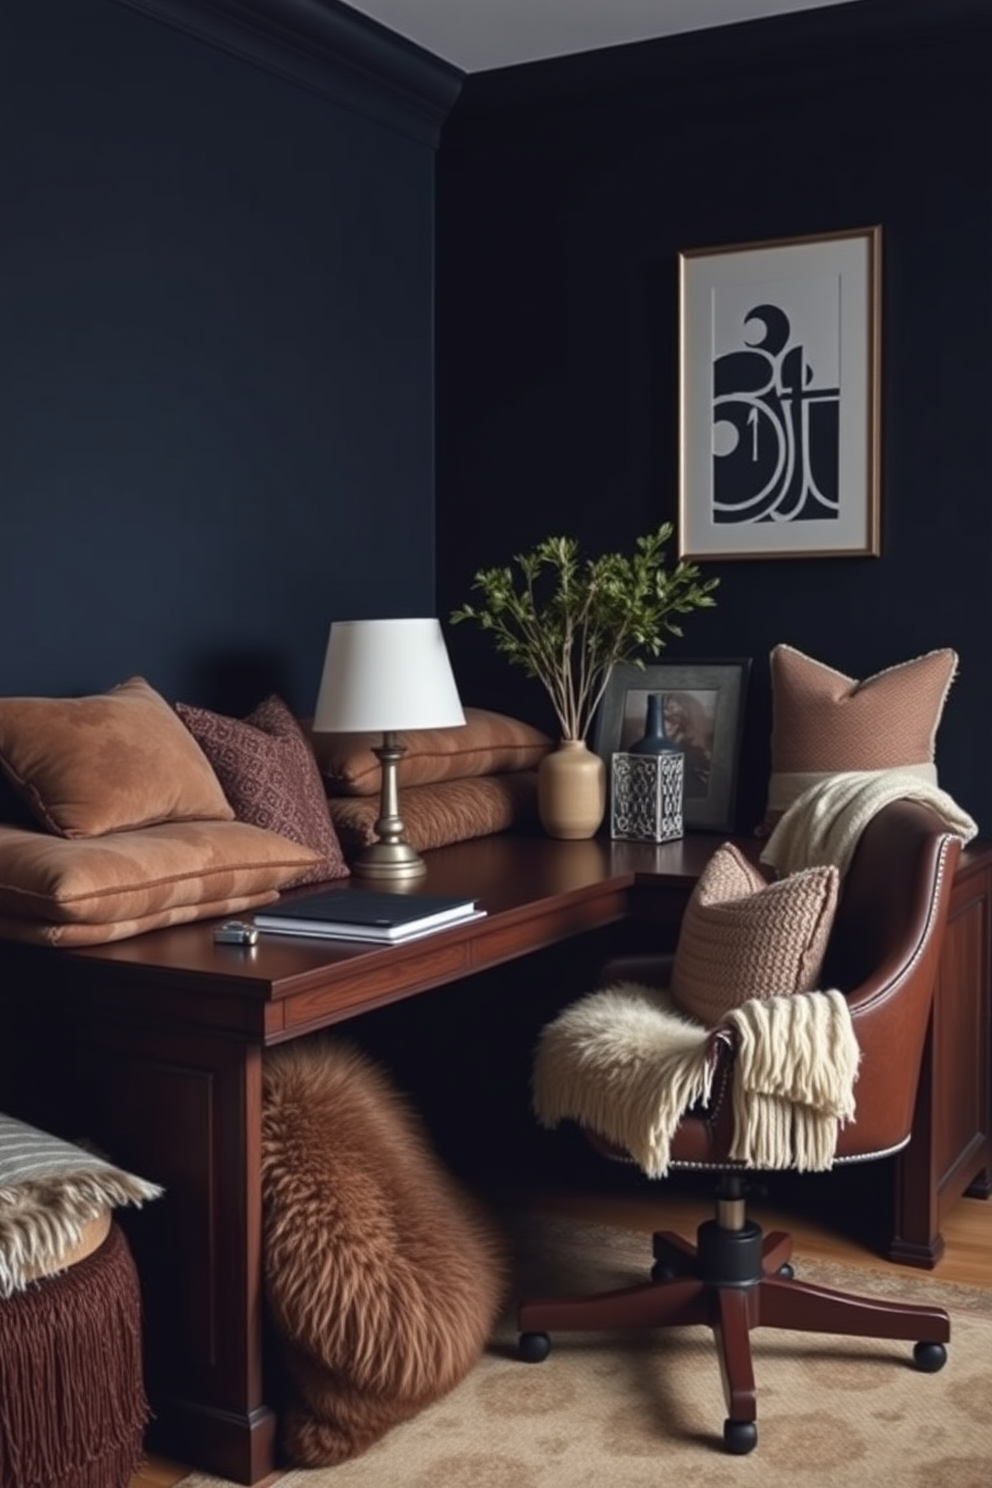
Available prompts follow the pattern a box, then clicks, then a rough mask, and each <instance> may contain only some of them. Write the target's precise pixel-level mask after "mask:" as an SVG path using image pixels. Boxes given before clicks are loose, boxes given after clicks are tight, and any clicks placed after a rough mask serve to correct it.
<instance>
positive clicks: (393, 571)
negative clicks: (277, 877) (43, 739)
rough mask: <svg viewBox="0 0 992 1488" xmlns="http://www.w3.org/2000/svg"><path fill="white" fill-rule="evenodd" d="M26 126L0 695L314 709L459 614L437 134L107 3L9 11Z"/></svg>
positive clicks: (95, 0)
mask: <svg viewBox="0 0 992 1488" xmlns="http://www.w3.org/2000/svg"><path fill="white" fill-rule="evenodd" d="M0 138H2V140H3V147H2V150H0V201H2V214H0V216H2V231H0V424H2V437H0V637H2V640H0V692H2V693H8V694H9V693H18V692H30V693H57V692H63V691H65V692H82V691H87V690H90V689H99V688H102V687H104V686H106V685H109V684H112V683H114V682H115V681H118V680H120V679H122V678H123V677H125V676H128V675H130V674H133V673H142V674H143V675H145V676H146V677H147V678H148V679H149V681H151V682H152V683H153V685H155V686H157V687H159V688H160V689H161V690H162V691H163V692H165V693H166V694H167V695H170V696H186V697H190V698H197V699H199V700H202V701H210V700H213V701H215V702H217V703H223V704H225V705H230V706H232V707H233V706H246V707H247V706H250V705H251V704H252V703H253V702H254V701H255V700H257V697H258V696H260V695H261V693H262V692H263V691H264V690H265V689H267V688H268V687H270V686H275V687H278V688H280V689H281V690H283V691H284V692H285V694H286V695H287V696H288V697H289V698H290V699H291V701H292V702H293V704H294V705H295V706H296V707H297V708H299V709H300V710H302V711H305V710H306V709H308V708H309V707H311V706H312V703H313V700H314V693H315V691H316V687H317V683H318V680H319V672H320V665H321V661H322V657H323V648H324V645H325V642H326V637H327V628H328V625H329V623H330V621H331V619H332V618H334V617H335V616H338V617H343V616H346V615H357V616H364V615H375V614H383V615H387V614H399V613H406V612H413V613H422V612H426V613H432V612H433V606H434V530H433V520H434V470H433V427H432V425H433V386H432V382H433V246H434V245H433V233H434V223H433V212H434V197H433V175H434V153H433V150H432V149H430V148H428V147H427V146H425V145H423V144H419V143H417V142H416V141H415V140H413V139H411V138H409V137H404V135H403V134H402V132H400V131H398V130H393V129H390V128H388V127H385V126H383V125H382V124H380V123H377V122H375V121H374V120H372V119H370V118H369V117H368V116H365V115H363V114H362V113H361V112H359V111H357V110H349V109H346V108H342V107H339V106H337V105H336V104H335V103H334V102H333V101H329V100H328V98H326V97H321V96H319V95H318V94H317V93H316V92H311V91H307V90H306V89H304V88H302V87H297V86H294V84H293V83H292V82H290V81H286V80H284V79H282V78H279V77H275V76H272V75H270V74H269V73H267V72H266V71H264V70H262V69H260V68H258V67H254V66H251V65H249V64H247V63H246V62H243V61H240V60H238V59H236V58H234V57H231V56H228V55H225V54H224V53H223V52H222V51H221V50H218V49H215V48H212V47H210V46H208V45H205V44H203V43H202V42H201V41H199V40H197V39H195V38H194V37H191V36H189V35H186V34H183V33H182V32H181V31H179V30H175V29H172V28H170V27H169V26H165V25H162V24H160V23H159V22H157V21H155V20H153V19H150V18H149V17H148V16H146V15H142V14H140V13H138V12H137V11H133V10H129V9H126V8H123V7H121V6H119V5H116V4H112V3H110V0H13V3H12V4H9V5H4V6H3V8H2V16H0Z"/></svg>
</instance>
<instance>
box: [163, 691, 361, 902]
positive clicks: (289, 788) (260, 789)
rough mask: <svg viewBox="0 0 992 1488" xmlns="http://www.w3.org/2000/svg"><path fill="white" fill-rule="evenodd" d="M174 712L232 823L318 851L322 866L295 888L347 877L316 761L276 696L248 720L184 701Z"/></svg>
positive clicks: (306, 874) (302, 877)
mask: <svg viewBox="0 0 992 1488" xmlns="http://www.w3.org/2000/svg"><path fill="white" fill-rule="evenodd" d="M176 712H177V713H178V714H179V717H180V718H181V719H182V721H183V723H184V724H185V725H186V727H187V728H188V729H189V731H190V733H191V734H192V735H193V737H194V739H195V740H196V741H197V743H198V744H199V745H200V748H201V749H202V750H203V752H204V754H205V755H206V756H207V758H208V759H209V761H210V763H211V764H212V765H213V768H214V771H215V773H216V775H217V778H218V780H219V781H220V783H221V785H222V786H223V788H224V794H225V795H226V797H227V799H228V801H229V802H230V803H231V806H232V807H233V808H234V814H235V816H236V818H237V820H238V821H243V822H248V823H250V825H251V826H254V827H265V828H267V829H268V830H269V831H270V832H278V833H279V834H280V835H281V836H283V837H288V838H290V840H291V841H293V842H301V843H303V844H304V846H306V847H312V848H314V849H315V850H316V851H317V852H319V853H320V855H321V862H320V863H319V864H318V865H317V866H316V867H314V868H309V869H307V870H306V872H304V873H302V874H301V875H300V876H299V877H298V878H296V879H294V880H293V882H294V883H296V884H303V883H318V882H321V881H323V880H324V879H329V878H345V877H346V876H347V875H348V872H349V869H348V865H347V864H346V863H345V860H344V855H343V853H342V851H341V844H340V842H339V840H338V835H337V832H336V831H335V829H334V823H333V822H332V821H331V818H330V815H329V813H328V809H327V797H326V795H325V794H324V786H323V782H322V781H321V778H320V771H319V770H318V769H317V762H316V760H315V759H314V757H313V753H312V751H311V749H310V745H309V744H308V742H307V739H306V736H305V734H304V733H303V730H302V729H301V728H300V725H299V723H298V722H297V720H296V718H295V717H294V715H293V713H292V712H291V711H290V709H289V708H288V707H287V705H286V704H285V703H284V702H283V700H282V698H280V697H277V696H276V695H275V694H273V695H272V696H271V697H268V698H266V699H265V701H264V702H263V703H259V705H258V707H257V708H256V709H255V710H254V712H253V713H251V714H249V716H248V717H247V718H246V719H240V718H227V717H225V716H224V715H223V714H221V713H212V712H211V711H210V710H209V709H207V708H195V707H192V706H191V705H190V704H189V703H177V704H176Z"/></svg>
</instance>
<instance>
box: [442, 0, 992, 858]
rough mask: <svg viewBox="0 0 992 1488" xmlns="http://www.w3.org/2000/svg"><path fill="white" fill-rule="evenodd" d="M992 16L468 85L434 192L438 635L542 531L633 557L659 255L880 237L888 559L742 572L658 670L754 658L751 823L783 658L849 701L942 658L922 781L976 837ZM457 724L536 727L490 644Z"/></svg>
mask: <svg viewBox="0 0 992 1488" xmlns="http://www.w3.org/2000/svg"><path fill="white" fill-rule="evenodd" d="M990 75H992V12H990V11H989V9H988V7H987V6H985V5H976V4H974V3H973V0H961V3H957V0H940V3H938V4H917V3H915V0H900V3H899V4H897V5H895V6H893V5H890V4H888V3H876V0H859V3H858V4H855V5H844V6H839V7H836V8H833V9H827V10H822V11H816V12H809V13H806V14H805V15H803V14H798V15H795V16H791V17H788V18H783V19H781V20H778V21H766V22H759V23H754V24H750V25H746V26H735V27H725V28H722V29H720V30H718V31H708V32H701V33H697V34H695V35H694V36H692V37H689V38H684V39H672V40H670V41H666V42H661V43H653V44H650V45H647V46H637V47H628V48H621V49H616V50H615V51H612V52H609V53H601V54H597V55H596V56H589V57H586V58H581V59H576V60H575V61H566V62H563V63H561V64H555V63H550V64H541V66H540V67H539V68H536V67H535V68H520V69H515V70H508V71H507V72H505V73H501V74H489V75H475V76H473V77H470V78H469V79H468V81H467V83H466V86H465V88H464V90H463V93H462V96H461V98H460V100H459V102H458V104H457V105H456V107H455V109H454V110H453V112H452V114H451V116H450V118H449V120H448V122H447V123H446V125H445V127H444V131H443V134H442V144H441V152H440V173H439V186H438V191H439V237H438V263H439V341H438V358H439V377H438V414H439V441H438V462H439V487H438V554H439V579H440V608H441V612H442V613H446V612H447V610H448V609H449V608H450V607H451V606H452V605H453V604H456V603H458V602H460V601H461V600H462V599H464V598H465V597H466V596H467V593H468V585H469V583H470V580H471V575H472V573H473V572H474V571H475V569H476V568H477V567H479V566H480V565H483V564H488V563H494V562H499V561H502V560H503V559H505V558H507V557H508V556H509V555H510V554H511V553H512V552H514V551H516V550H517V549H518V548H519V547H522V546H524V545H529V544H530V543H531V542H533V541H534V540H536V539H537V538H539V537H541V536H544V535H545V534H546V533H548V532H555V531H567V532H574V533H576V534H577V535H578V536H579V537H581V539H582V540H583V542H584V543H586V544H588V545H589V547H590V549H591V550H592V549H598V548H602V547H607V546H617V545H627V544H628V543H629V542H630V541H631V540H632V538H633V537H634V535H635V534H636V533H638V532H640V531H644V530H646V529H647V528H648V527H649V526H653V525H654V524H656V523H657V522H659V521H661V520H663V519H666V518H667V519H671V520H675V517H676V500H677V471H678V444H677V404H678V365H677V333H678V305H677V280H678V254H679V251H680V250H682V249H686V248H693V247H703V246H710V245H717V244H726V243H744V242H749V241H753V240H759V239H765V238H775V237H779V236H793V235H799V234H805V233H815V232H829V231H832V230H837V229H844V228H851V227H862V226H865V225H868V224H872V223H880V224H881V225H882V230H883V244H884V247H883V265H884V288H883V342H882V358H883V384H882V389H883V411H882V429H881V455H882V491H883V496H882V502H883V504H882V556H881V557H880V558H878V559H868V558H859V559H846V560H837V559H835V560H825V559H813V560H810V559H804V560H797V559H792V560H775V561H737V562H723V563H719V564H713V565H707V568H708V571H711V572H716V573H718V574H719V575H720V577H721V580H722V584H721V588H720V591H719V595H718V599H719V604H718V607H717V608H716V609H715V610H713V611H709V612H706V613H701V614H698V615H695V616H689V617H688V618H687V620H686V623H685V636H684V639H683V640H682V641H679V642H673V643H672V644H671V647H670V649H669V652H668V655H670V656H671V657H673V658H674V657H677V656H685V657H689V656H696V657H720V656H729V655H750V656H752V657H754V659H755V668H754V681H753V687H752V696H751V701H750V705H749V709H748V717H747V726H746V735H745V745H744V775H745V780H744V786H745V788H744V790H743V791H742V794H741V800H740V821H739V827H740V829H741V830H747V829H749V828H750V826H751V825H753V823H754V822H755V821H756V820H757V819H758V817H759V816H760V813H761V810H762V808H763V804H764V783H765V780H766V776H767V763H768V762H767V740H768V729H769V722H770V701H769V693H768V668H767V655H768V651H769V650H770V648H771V647H772V646H773V645H774V644H775V643H776V642H778V641H786V642H789V643H790V644H792V645H794V646H798V647H799V648H800V649H803V650H806V651H808V652H809V653H810V654H812V655H814V656H817V657H818V658H820V659H822V660H823V661H825V662H827V663H828V664H829V665H832V666H834V667H836V668H838V669H839V670H841V671H843V672H845V673H847V674H848V675H851V676H854V677H863V676H867V675H869V674H871V673H874V672H875V671H877V670H879V669H881V668H883V667H887V666H890V665H892V664H894V663H897V662H899V661H902V660H905V659H907V658H909V657H911V656H914V655H917V654H919V653H921V652H923V651H927V650H931V649H934V648H936V647H940V646H953V647H954V648H956V649H957V650H958V652H959V653H960V656H961V668H960V675H959V678H958V680H957V682H956V683H955V685H954V688H953V689H952V692H951V695H950V699H949V701H948V705H947V708H946V710H945V715H944V721H943V724H942V726H941V730H940V735H939V748H938V765H939V769H940V776H941V782H942V784H944V785H945V787H946V788H947V789H949V790H950V791H951V792H952V793H953V794H954V795H955V796H956V798H957V799H958V800H959V801H960V803H961V804H962V805H964V806H965V807H966V808H967V809H968V810H970V811H971V812H972V814H973V815H975V816H976V817H977V818H978V819H979V822H980V825H981V826H982V828H983V830H984V832H985V833H990V832H992V776H990V772H989V769H988V762H987V758H986V751H985V749H984V746H983V744H982V742H981V741H982V739H983V737H984V729H985V724H984V718H985V715H986V712H987V707H988V688H989V680H990V674H992V586H990V584H989V581H988V573H989V562H990V558H992V502H990V500H989V494H988V493H989V491H990V490H992V441H990V440H989V438H988V410H989V408H990V407H992V364H990V360H989V356H988V346H989V344H990V333H992V269H990V265H992V91H990V89H989V86H988V82H989V77H990ZM452 650H453V656H454V659H455V664H456V669H457V670H458V673H459V677H460V680H461V682H462V686H463V689H464V691H465V695H466V697H467V700H468V701H470V702H483V701H486V700H487V699H488V700H489V701H490V703H491V704H493V705H498V703H499V702H503V703H504V704H505V705H506V706H513V707H515V708H517V709H519V710H521V711H523V712H524V713H525V714H526V715H527V716H529V717H532V718H533V719H534V721H537V722H541V723H543V724H545V725H546V726H550V719H549V717H548V714H547V711H546V710H545V708H544V702H543V696H542V695H541V694H540V693H539V690H538V689H537V686H536V684H535V683H533V682H529V681H527V680H526V679H523V678H522V677H521V676H519V675H517V674H513V675H509V668H508V667H507V665H506V663H504V662H503V661H501V660H500V659H498V658H495V657H494V655H493V654H492V651H491V647H490V646H489V645H488V642H487V639H486V637H484V636H482V635H481V634H480V633H478V632H477V631H472V632H471V633H470V632H469V629H468V627H462V628H461V629H459V630H456V631H455V633H454V635H453V638H452Z"/></svg>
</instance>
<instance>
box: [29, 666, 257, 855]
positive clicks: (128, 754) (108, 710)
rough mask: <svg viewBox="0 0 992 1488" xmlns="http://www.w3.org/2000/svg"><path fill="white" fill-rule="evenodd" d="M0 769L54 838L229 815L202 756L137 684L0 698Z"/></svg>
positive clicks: (151, 693)
mask: <svg viewBox="0 0 992 1488" xmlns="http://www.w3.org/2000/svg"><path fill="white" fill-rule="evenodd" d="M0 771H3V773H4V774H5V775H6V777H7V780H8V781H9V782H10V784H11V785H12V786H13V788H14V789H15V790H16V791H17V793H18V795H19V796H20V797H21V799H22V800H23V801H24V803H25V805H26V806H27V807H28V808H29V809H30V811H31V814H32V816H33V817H34V818H35V819H36V820H37V821H40V822H41V824H42V826H43V827H44V828H45V829H46V830H47V831H49V832H55V833H57V834H58V836H60V837H102V836H103V835H104V834H105V833H107V832H125V831H129V830H131V829H137V828H140V827H150V826H153V825H154V824H155V823H156V822H166V821H230V820H231V818H232V816H233V814H234V813H233V812H232V810H231V808H230V806H229V805H228V803H227V801H226V800H225V799H224V792H223V791H222V790H221V788H220V784H219V782H218V780H217V777H216V775H215V774H214V772H213V770H212V769H211V768H210V762H209V760H208V759H207V758H206V756H205V755H204V753H203V750H202V749H200V748H199V747H198V745H197V743H196V741H195V740H194V739H191V738H190V735H189V733H188V732H187V730H186V729H184V728H182V727H181V725H180V724H179V722H178V720H177V719H176V716H175V714H174V713H173V711H172V709H171V708H170V707H169V704H168V703H167V702H166V701H165V698H163V697H160V696H159V694H158V693H157V692H156V691H155V689H154V688H153V687H150V686H149V685H148V683H147V682H146V681H145V680H144V678H143V677H131V678H129V680H128V681H127V682H122V683H121V684H120V685H119V686H118V687H113V688H111V689H110V691H109V692H105V693H100V694H98V695H96V696H93V697H81V698H45V697H8V698H0ZM7 819H8V820H14V819H15V818H13V817H9V816H8V817H7Z"/></svg>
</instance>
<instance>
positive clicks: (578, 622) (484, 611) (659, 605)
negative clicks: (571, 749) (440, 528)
mask: <svg viewBox="0 0 992 1488" xmlns="http://www.w3.org/2000/svg"><path fill="white" fill-rule="evenodd" d="M671 536H672V525H671V523H670V522H664V523H663V524H662V525H661V526H660V527H659V528H658V529H657V530H656V531H654V532H650V533H648V534H646V535H645V536H643V537H639V538H637V540H636V543H635V548H634V552H633V553H631V554H623V553H603V554H601V556H600V557H598V558H584V559H583V558H582V557H581V556H580V553H579V544H578V542H577V540H576V539H575V538H572V537H546V538H544V540H543V541H542V542H539V543H537V545H536V546H535V547H533V548H532V549H531V550H530V551H529V552H526V553H518V554H516V555H515V556H514V558H513V559H512V562H511V564H509V565H506V566H502V567H497V568H484V569H480V570H479V572H478V573H476V575H475V577H474V579H473V581H472V588H473V590H477V591H478V592H479V594H480V595H481V596H482V597H481V599H480V601H479V602H478V603H477V604H472V603H467V604H463V605H461V606H460V607H459V608H458V609H456V610H453V611H452V613H451V615H450V617H449V618H450V621H451V623H452V624H453V625H458V624H460V623H461V622H462V621H465V620H471V621H474V622H475V623H476V624H477V625H478V626H479V627H480V628H481V629H482V630H484V631H488V632H489V634H490V635H491V636H492V638H493V642H494V644H495V646H496V649H497V651H498V652H500V653H501V655H503V656H505V657H506V659H507V660H508V661H509V662H511V663H512V664H513V665H514V666H519V667H521V668H522V669H523V670H524V672H525V673H526V674H527V675H528V676H530V677H535V678H536V679H537V680H538V681H539V682H540V683H542V685H543V686H544V688H545V690H546V691H547V693H548V696H549V698H550V699H551V703H552V706H553V708H554V711H555V715H556V717H557V719H558V723H559V725H560V727H561V732H562V737H563V738H565V739H584V738H585V737H586V735H587V734H588V732H589V728H590V725H591V723H592V719H593V715H594V714H595V712H596V708H597V707H598V705H599V702H600V699H601V698H602V696H603V693H604V692H605V690H606V686H607V683H608V681H609V677H610V672H611V671H612V669H613V667H614V666H616V665H618V664H619V663H626V664H628V665H631V666H638V667H643V666H644V656H645V654H647V655H650V656H657V655H658V653H659V651H661V649H662V647H663V646H664V645H665V642H666V639H667V637H668V636H670V635H676V636H680V635H681V634H682V628H681V626H680V625H679V623H678V618H677V617H678V616H680V615H685V614H688V613H689V612H690V611H691V610H696V609H705V608H708V607H710V606H712V605H714V604H715V603H716V601H715V599H713V597H712V594H713V590H714V589H715V588H716V587H717V585H718V584H719V582H720V581H719V579H716V578H710V579H703V578H701V577H700V573H699V569H698V567H697V566H696V565H695V564H694V563H686V562H684V561H680V562H679V563H678V564H676V566H675V567H674V568H672V569H668V568H666V565H665V551H664V550H665V545H666V544H667V543H668V541H669V540H670V538H671Z"/></svg>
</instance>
